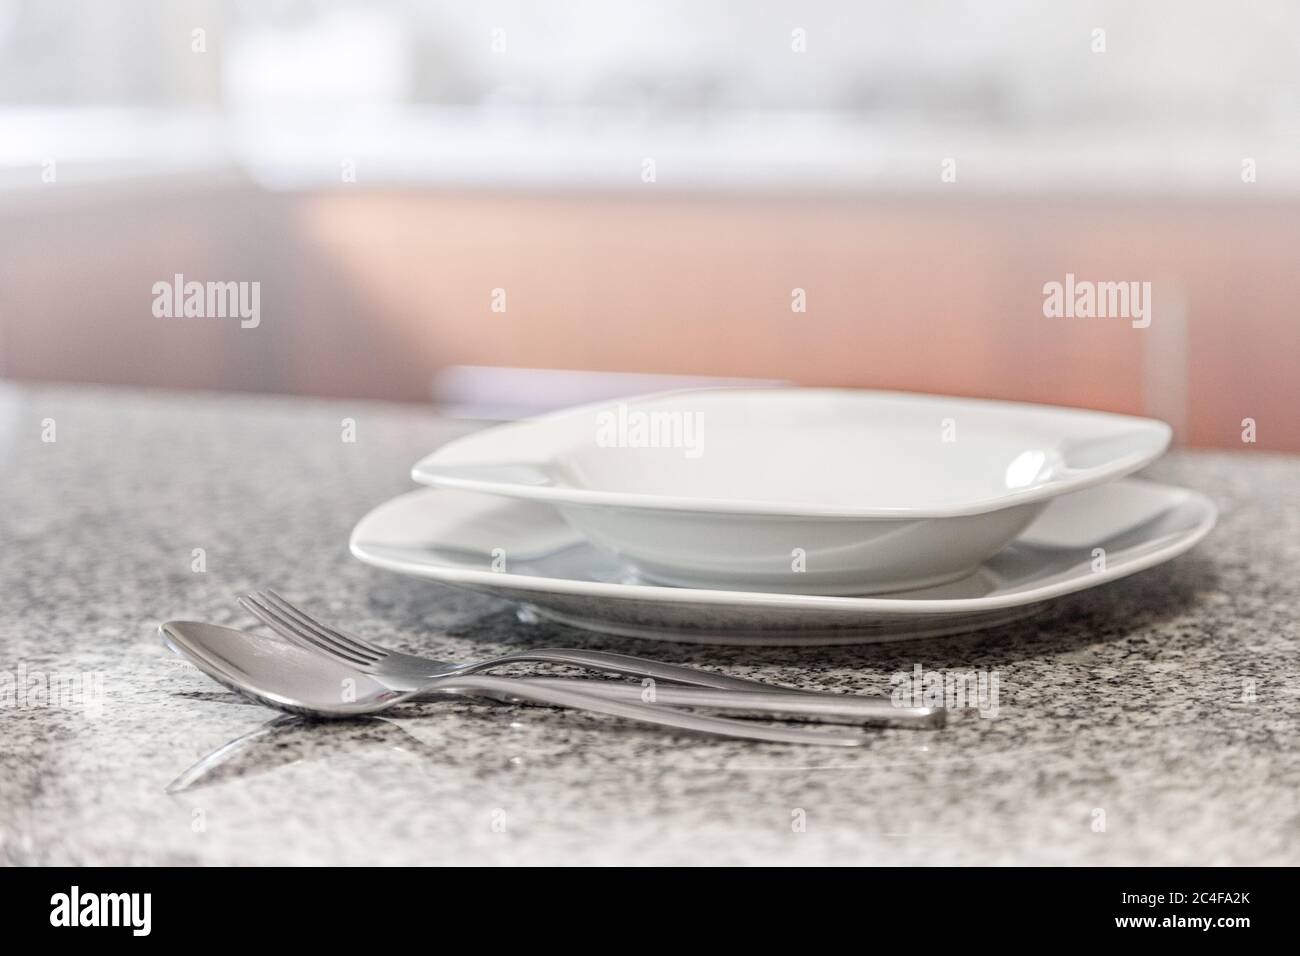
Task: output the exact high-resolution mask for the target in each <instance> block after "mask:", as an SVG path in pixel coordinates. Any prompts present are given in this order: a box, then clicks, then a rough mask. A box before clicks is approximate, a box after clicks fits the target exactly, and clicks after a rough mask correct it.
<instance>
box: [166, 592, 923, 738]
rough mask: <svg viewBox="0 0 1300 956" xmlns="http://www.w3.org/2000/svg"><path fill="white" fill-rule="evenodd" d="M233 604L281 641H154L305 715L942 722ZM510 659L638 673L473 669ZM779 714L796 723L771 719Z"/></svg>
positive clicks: (188, 631) (672, 723)
mask: <svg viewBox="0 0 1300 956" xmlns="http://www.w3.org/2000/svg"><path fill="white" fill-rule="evenodd" d="M240 604H242V605H243V606H244V607H245V608H246V609H247V610H248V611H250V612H251V613H252V614H253V615H254V616H256V617H257V618H258V619H259V620H261V621H262V622H263V623H265V624H266V625H267V626H268V627H270V628H271V629H272V630H273V631H274V632H275V633H276V634H277V635H279V637H280V638H283V640H278V639H275V638H271V637H267V636H263V635H259V634H253V633H250V632H247V631H240V630H236V629H233V628H228V627H221V626H218V625H214V624H204V623H201V622H196V621H169V622H167V623H166V624H163V625H162V626H161V629H160V630H161V633H162V636H163V640H164V642H165V643H166V644H167V645H168V646H169V647H170V648H171V649H172V650H174V651H176V652H177V653H179V654H181V655H182V656H184V657H185V658H186V659H188V660H189V661H190V662H191V663H193V664H194V665H195V666H196V667H198V668H199V669H200V670H202V671H203V672H204V673H206V674H207V675H208V676H209V677H211V678H213V679H214V680H216V681H217V682H219V683H221V684H223V685H225V686H226V687H229V688H231V689H232V690H235V691H237V692H238V693H240V694H243V695H244V696H246V697H249V698H251V699H253V700H256V701H258V702H260V703H263V704H267V705H269V706H272V707H276V708H278V709H280V710H285V711H289V712H292V713H298V714H305V715H309V716H313V717H358V716H363V715H368V714H375V713H378V712H380V711H383V710H387V709H389V708H392V707H396V706H398V705H401V704H406V703H408V702H415V701H425V700H431V699H446V697H447V696H449V695H457V696H474V697H484V698H489V699H493V700H500V701H507V702H519V701H526V702H531V703H537V704H543V705H551V706H559V707H567V708H574V709H578V710H585V711H590V712H594V713H603V714H610V715H613V716H618V717H624V718H629V719H633V720H638V721H642V722H646V723H652V724H659V725H663V726H669V727H675V728H678V729H682V730H688V731H694V732H699V733H707V734H715V735H722V736H728V737H739V738H745V739H750V740H764V741H774V742H780V743H802V744H819V745H822V746H840V747H853V746H861V745H862V744H864V743H866V742H868V741H869V740H870V739H871V738H870V737H869V736H867V735H865V734H863V733H861V732H856V731H853V732H851V731H849V730H848V728H844V727H840V728H836V729H822V728H820V727H815V726H812V725H810V724H809V723H808V722H809V721H817V722H819V723H823V724H824V723H839V724H844V723H855V724H887V725H894V726H903V727H937V726H941V725H942V723H943V718H944V713H943V711H942V710H939V709H934V708H926V707H896V706H894V704H893V703H892V702H891V701H890V700H889V699H888V698H885V697H860V696H856V695H849V694H832V693H823V692H817V691H804V690H798V689H794V688H786V687H780V686H777V685H773V684H765V683H762V682H760V681H752V680H745V679H743V678H737V677H729V676H727V675H723V674H717V673H713V672H711V671H706V670H699V669H696V668H690V667H682V666H680V665H675V664H667V663H663V662H659V661H651V660H646V659H643V658H638V657H631V656H628V655H624V654H612V653H607V652H602V651H590V650H584V649H568V648H541V649H536V650H529V651H519V652H514V653H510V654H505V655H501V656H499V657H494V658H490V659H487V660H483V661H474V662H470V663H460V664H458V663H450V662H446V661H437V660H432V659H429V658H423V657H418V656H415V655H411V654H403V653H399V652H396V651H390V650H388V649H387V648H385V647H382V646H380V645H377V644H374V643H372V642H370V641H367V640H365V639H363V638H360V637H357V636H356V635H353V634H349V633H347V632H344V631H341V630H338V629H337V628H333V627H330V626H328V625H326V624H323V623H321V622H320V621H318V620H316V619H315V618H313V617H312V616H311V615H309V614H308V613H307V612H306V611H304V610H303V609H302V608H300V607H298V606H296V605H294V604H292V603H291V602H289V601H288V600H286V599H285V598H283V597H281V596H280V595H278V594H276V593H275V592H274V591H258V592H251V593H248V594H245V595H243V596H241V597H240ZM517 662H536V663H551V664H566V665H572V666H577V667H581V668H584V669H587V670H596V671H604V672H609V673H615V674H621V675H624V676H633V677H639V678H641V679H642V683H641V684H633V683H628V682H624V681H608V680H592V679H577V678H572V677H537V676H529V677H497V676H487V675H485V674H483V673H482V672H484V671H487V670H490V669H493V668H496V667H501V666H504V665H507V664H513V663H517ZM702 710H707V711H719V712H725V713H732V714H744V715H746V716H750V717H761V718H765V719H766V721H768V722H767V723H764V722H760V721H757V720H737V719H734V718H729V717H718V716H712V715H709V714H704V713H699V712H698V711H702ZM782 719H784V720H799V721H802V722H803V723H802V725H792V724H789V723H787V724H773V723H771V721H776V720H782Z"/></svg>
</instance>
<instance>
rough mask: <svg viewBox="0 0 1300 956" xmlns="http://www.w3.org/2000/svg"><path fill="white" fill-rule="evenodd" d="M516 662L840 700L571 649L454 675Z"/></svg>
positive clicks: (504, 659) (522, 654)
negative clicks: (584, 668)
mask: <svg viewBox="0 0 1300 956" xmlns="http://www.w3.org/2000/svg"><path fill="white" fill-rule="evenodd" d="M516 661H536V662H544V663H548V664H572V665H574V666H577V667H586V668H589V669H591V670H595V671H605V672H606V673H610V674H625V675H627V676H630V677H651V678H654V679H655V680H666V681H676V682H677V683H679V684H690V685H693V686H695V687H716V688H718V689H720V690H747V691H782V692H785V693H791V694H806V695H808V696H812V697H818V696H823V697H832V698H835V697H842V696H844V695H842V694H826V693H822V692H821V691H815V690H799V689H798V688H795V687H782V686H781V685H780V684H768V683H764V682H763V681H757V680H748V679H746V678H744V677H731V676H729V675H727V674H719V673H717V672H716V671H707V670H703V669H701V668H698V667H683V666H682V665H680V664H666V663H664V662H663V661H654V660H650V659H649V658H646V657H633V656H632V655H630V654H613V653H610V652H609V651H588V650H584V649H581V648H572V647H539V648H535V649H532V650H527V651H514V652H512V653H510V654H503V655H502V656H500V657H494V658H491V659H490V660H486V661H478V662H476V663H474V664H467V665H464V669H463V670H460V671H458V673H462V674H468V673H473V672H478V671H482V670H486V669H487V668H489V667H497V666H499V665H501V664H512V663H515V662H516Z"/></svg>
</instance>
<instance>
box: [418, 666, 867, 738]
mask: <svg viewBox="0 0 1300 956" xmlns="http://www.w3.org/2000/svg"><path fill="white" fill-rule="evenodd" d="M434 690H438V691H442V692H451V693H469V694H473V695H475V696H480V697H489V698H492V699H495V700H502V701H507V702H513V701H519V700H528V701H533V702H534V703H539V704H555V705H558V706H560V707H569V708H572V709H574V710H585V711H590V712H592V713H597V714H610V715H612V716H615V717H626V718H629V719H631V720H639V721H641V722H642V723H647V724H659V725H661V726H664V727H677V728H679V729H681V730H689V731H693V732H695V733H703V734H714V735H716V736H722V737H738V738H741V739H744V740H766V741H771V742H774V743H783V744H816V745H821V746H830V747H861V746H862V745H863V744H866V743H867V742H869V741H870V740H872V739H873V738H872V737H870V736H868V735H866V734H862V733H846V732H843V731H824V730H813V729H806V728H802V727H771V726H765V725H763V724H757V723H753V722H750V721H745V720H733V719H731V718H728V717H710V716H708V715H705V714H694V713H690V712H688V711H684V710H675V709H674V708H672V707H664V706H661V705H658V704H643V703H632V702H630V701H624V700H613V699H610V698H607V697H598V696H596V695H594V694H586V693H581V692H578V691H574V690H568V689H567V688H561V687H553V686H540V685H538V684H536V683H534V682H531V681H529V680H527V679H523V678H516V677H485V676H479V675H460V676H454V677H442V678H438V679H437V680H436V681H433V682H431V683H430V684H429V685H428V687H426V691H434ZM420 693H421V692H420V691H413V692H412V693H410V694H408V695H404V696H403V697H402V698H399V699H398V700H395V701H393V703H394V704H396V703H399V702H400V701H401V700H408V699H412V698H414V697H416V696H418V695H419V694H420Z"/></svg>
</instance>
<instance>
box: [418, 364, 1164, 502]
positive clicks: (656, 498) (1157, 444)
mask: <svg viewBox="0 0 1300 956" xmlns="http://www.w3.org/2000/svg"><path fill="white" fill-rule="evenodd" d="M756 392H762V393H767V394H769V395H771V394H774V393H775V394H782V393H785V394H792V395H794V394H797V395H800V396H812V395H837V396H853V397H855V398H859V399H866V400H869V399H873V398H874V399H883V400H895V401H899V400H901V401H904V402H912V403H917V404H926V403H929V404H938V403H947V404H953V403H955V404H958V405H967V406H973V407H975V408H978V409H980V410H983V411H989V412H995V413H996V412H1003V413H1006V414H1012V415H1014V414H1019V415H1024V414H1039V415H1054V416H1058V417H1060V418H1061V419H1062V424H1063V426H1064V425H1068V424H1069V423H1070V422H1071V421H1074V422H1078V421H1082V420H1088V421H1093V422H1102V423H1106V422H1109V423H1113V424H1114V426H1115V428H1116V429H1117V430H1118V429H1120V428H1124V429H1126V430H1132V431H1134V432H1135V434H1140V433H1141V432H1142V431H1146V432H1147V433H1148V434H1147V436H1146V437H1147V438H1148V441H1146V442H1145V443H1144V444H1143V445H1142V447H1140V448H1138V449H1135V450H1134V451H1131V452H1129V453H1127V454H1123V455H1118V456H1115V457H1113V458H1111V459H1108V460H1107V461H1105V462H1103V463H1100V464H1098V465H1094V466H1091V467H1083V468H1075V469H1068V468H1066V469H1062V471H1061V472H1060V473H1059V474H1058V475H1056V476H1054V477H1052V478H1050V479H1048V480H1046V481H1043V482H1040V483H1038V484H1034V485H1030V486H1028V487H1025V488H1019V489H1007V490H1005V491H1000V492H997V493H994V494H985V495H980V496H973V497H971V498H969V499H967V500H962V501H959V502H954V503H951V504H941V505H935V504H930V505H917V506H910V505H896V506H884V507H881V506H846V505H841V504H826V505H819V504H813V503H808V502H802V503H800V502H788V501H784V502H783V501H779V500H755V499H739V500H736V499H727V498H717V497H706V496H693V495H663V494H656V493H653V492H645V491H614V490H605V489H595V488H582V487H577V486H573V485H555V484H535V483H529V482H524V481H518V480H508V479H494V478H492V477H480V476H475V475H474V474H465V473H463V471H462V472H461V473H452V472H451V471H450V469H451V468H460V469H464V467H465V466H464V465H463V464H457V463H449V462H447V461H446V459H447V458H449V457H452V456H453V455H456V454H459V453H463V452H464V451H465V449H466V448H467V447H469V448H472V447H474V446H475V445H479V444H486V443H488V442H491V441H493V440H494V439H503V438H506V437H508V436H509V435H510V434H512V433H513V434H514V435H516V436H521V435H524V434H528V433H532V434H531V436H530V437H532V438H533V439H534V440H536V438H537V437H539V436H541V437H543V438H544V437H545V435H546V434H547V432H548V431H552V432H553V431H555V430H556V425H557V423H567V422H569V421H571V420H573V419H575V418H579V417H582V416H587V415H591V414H593V413H596V412H598V411H601V410H604V409H611V408H617V407H618V406H619V405H620V404H626V405H633V404H637V403H648V402H653V401H662V400H664V399H668V398H675V397H678V396H682V395H688V394H702V395H721V394H736V393H756ZM1063 432H1064V429H1063ZM1172 435H1173V430H1172V429H1171V428H1170V426H1169V425H1168V424H1166V423H1165V422H1162V421H1159V420H1157V419H1154V418H1143V417H1140V416H1136V415H1124V414H1120V413H1116V412H1105V411H1098V410H1095V409H1088V408H1076V407H1072V406H1067V405H1043V404H1034V403H1029V402H1011V401H1003V400H998V399H983V398H967V397H963V396H953V395H939V394H933V393H922V392H900V391H888V390H877V389H836V388H797V387H794V388H780V387H769V386H755V387H744V386H741V387H736V388H718V387H705V388H687V389H674V390H671V391H664V392H653V393H648V394H644V395H634V396H628V397H625V398H620V399H612V400H611V399H606V400H602V401H599V402H591V403H588V404H584V405H578V406H573V407H569V408H564V409H560V410H558V411H555V412H549V413H547V414H545V415H539V416H536V417H533V418H528V419H524V420H522V421H518V422H507V423H503V424H498V425H495V426H492V427H489V428H486V429H482V430H479V431H475V432H472V433H470V434H468V435H463V436H461V437H459V438H455V439H453V440H452V441H450V442H447V443H446V444H444V445H442V446H441V447H439V448H438V449H436V450H435V451H433V452H432V453H430V454H428V455H426V456H425V457H424V458H422V459H420V460H419V461H418V462H416V463H415V465H413V466H412V468H411V478H412V479H413V480H414V481H416V482H418V483H420V484H423V485H431V486H433V487H439V488H457V489H460V490H463V491H476V492H480V493H483V494H491V495H500V496H505V497H510V498H520V499H524V500H530V501H544V502H547V503H549V504H554V505H576V506H586V507H604V508H630V509H635V510H642V511H674V512H692V513H696V514H702V515H752V516H756V517H763V516H765V517H797V518H846V519H854V518H856V519H863V520H898V519H922V518H957V517H971V516H975V515H982V514H988V513H990V512H994V511H1001V510H1003V509H1006V508H1014V507H1018V506H1021V505H1028V504H1032V503H1034V502H1040V501H1045V500H1048V499H1051V498H1055V497H1057V496H1059V495H1063V494H1068V493H1070V492H1073V491H1081V490H1083V489H1085V488H1090V487H1093V486H1095V485H1099V484H1103V483H1105V482H1108V481H1114V480H1115V479H1117V478H1122V477H1124V476H1126V475H1130V474H1132V473H1133V472H1135V471H1137V470H1139V469H1141V468H1144V467H1146V466H1147V465H1149V464H1151V462H1153V461H1155V460H1156V459H1157V458H1159V457H1160V456H1161V455H1163V454H1164V452H1165V450H1166V449H1167V448H1168V447H1169V442H1170V439H1171V438H1172ZM556 437H557V438H558V437H559V436H558V435H557V436H556ZM1064 440H1065V437H1064V434H1063V436H1062V441H1064ZM557 450H558V449H557ZM554 460H555V455H554V452H552V455H551V456H550V457H549V458H547V457H545V456H543V458H541V459H540V460H531V461H524V462H520V461H518V460H506V459H504V458H502V459H499V460H497V461H490V460H489V461H484V462H481V463H480V467H483V468H485V469H487V470H488V472H489V473H490V471H491V469H492V468H494V467H502V468H518V467H521V466H522V467H526V468H538V467H543V466H545V465H548V464H550V463H552V462H553V461H554Z"/></svg>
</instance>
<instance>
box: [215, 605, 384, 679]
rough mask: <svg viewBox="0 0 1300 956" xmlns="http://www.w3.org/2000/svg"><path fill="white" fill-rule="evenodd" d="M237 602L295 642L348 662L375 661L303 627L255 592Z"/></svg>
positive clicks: (364, 662)
mask: <svg viewBox="0 0 1300 956" xmlns="http://www.w3.org/2000/svg"><path fill="white" fill-rule="evenodd" d="M239 603H240V605H242V606H243V608H244V609H245V610H246V611H248V612H249V613H250V614H252V615H253V616H254V617H256V618H257V619H258V620H260V621H261V622H262V623H264V624H266V625H267V626H268V627H270V628H271V629H272V630H273V631H275V632H276V633H278V634H280V635H281V636H283V637H287V638H288V639H289V640H291V641H294V642H295V643H299V644H305V645H307V646H308V647H312V648H315V649H316V650H319V651H323V652H324V653H326V654H330V655H331V656H333V657H337V658H339V659H341V660H344V661H346V662H347V663H349V664H359V665H362V666H368V665H370V664H373V663H374V662H375V658H373V657H370V656H362V655H361V654H358V653H357V652H355V651H352V650H349V649H347V648H345V647H341V646H339V645H338V644H335V643H333V642H331V641H327V640H325V639H324V638H323V637H322V636H321V635H318V634H316V633H314V632H312V631H310V630H308V629H307V628H305V627H303V626H302V625H300V624H299V623H298V622H297V621H295V620H294V619H293V618H291V617H289V616H287V615H285V614H283V613H282V612H280V611H278V610H276V609H275V608H274V607H272V606H269V605H267V604H266V603H264V602H262V601H261V600H259V599H258V597H257V595H255V594H244V595H241V596H240V598H239Z"/></svg>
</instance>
